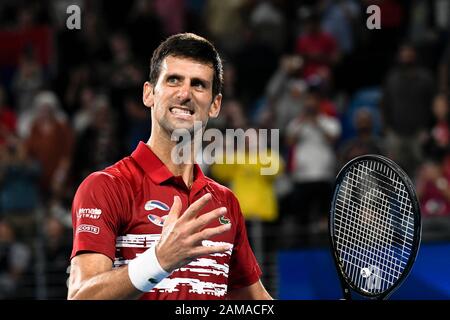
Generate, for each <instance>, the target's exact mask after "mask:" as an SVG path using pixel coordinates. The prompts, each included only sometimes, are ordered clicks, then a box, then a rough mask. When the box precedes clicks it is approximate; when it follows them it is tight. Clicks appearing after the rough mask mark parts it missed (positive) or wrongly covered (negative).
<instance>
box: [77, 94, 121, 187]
mask: <svg viewBox="0 0 450 320" xmlns="http://www.w3.org/2000/svg"><path fill="white" fill-rule="evenodd" d="M117 125H118V119H117V118H116V113H115V112H114V110H113V109H111V105H110V102H109V99H108V97H107V96H103V95H99V96H97V98H96V100H95V103H94V117H93V121H92V123H91V124H90V125H89V126H88V127H87V128H86V129H85V130H84V132H83V133H82V134H81V136H79V138H78V140H77V141H76V146H75V154H74V161H73V170H74V173H75V175H76V176H75V177H74V178H75V181H74V183H75V185H79V183H80V182H81V181H82V180H83V179H84V178H85V177H87V176H88V174H89V173H91V172H93V171H96V170H99V169H100V168H104V167H107V166H109V165H111V164H112V163H114V162H115V161H117V160H118V158H119V157H120V155H122V143H121V142H122V141H121V139H119V137H118V132H117Z"/></svg>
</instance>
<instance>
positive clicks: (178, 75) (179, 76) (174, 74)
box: [166, 72, 184, 79]
mask: <svg viewBox="0 0 450 320" xmlns="http://www.w3.org/2000/svg"><path fill="white" fill-rule="evenodd" d="M173 77H175V78H179V79H183V78H184V77H183V76H182V75H181V74H178V73H176V72H173V73H167V74H166V78H173Z"/></svg>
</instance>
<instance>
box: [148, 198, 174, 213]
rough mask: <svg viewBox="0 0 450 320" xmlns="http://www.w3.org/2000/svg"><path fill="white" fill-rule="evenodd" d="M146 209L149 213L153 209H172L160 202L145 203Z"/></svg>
mask: <svg viewBox="0 0 450 320" xmlns="http://www.w3.org/2000/svg"><path fill="white" fill-rule="evenodd" d="M144 209H145V210H147V211H150V210H153V209H160V210H163V211H169V209H170V207H169V206H168V205H167V204H165V203H164V202H162V201H159V200H149V201H147V202H146V203H145V206H144Z"/></svg>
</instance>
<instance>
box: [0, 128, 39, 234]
mask: <svg viewBox="0 0 450 320" xmlns="http://www.w3.org/2000/svg"><path fill="white" fill-rule="evenodd" d="M39 174H40V168H39V165H38V164H37V163H36V162H35V161H32V160H31V159H28V158H27V154H26V149H25V145H24V143H23V142H22V141H21V140H20V139H18V138H17V137H15V136H10V137H9V139H8V140H7V142H6V143H5V144H4V145H2V146H0V219H2V218H3V219H7V220H8V221H9V222H10V223H11V225H12V226H13V227H14V228H15V230H16V231H17V232H18V233H19V234H18V236H19V237H22V236H25V237H30V236H32V235H33V234H34V230H35V225H34V222H35V219H34V214H35V210H36V208H37V207H38V205H39V188H38V181H39Z"/></svg>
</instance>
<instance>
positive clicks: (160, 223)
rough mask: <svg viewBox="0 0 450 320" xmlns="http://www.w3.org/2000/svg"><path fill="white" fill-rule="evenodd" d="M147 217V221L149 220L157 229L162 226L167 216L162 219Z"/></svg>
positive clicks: (150, 215) (151, 215)
mask: <svg viewBox="0 0 450 320" xmlns="http://www.w3.org/2000/svg"><path fill="white" fill-rule="evenodd" d="M147 217H148V220H150V222H152V223H153V224H156V225H157V226H159V227H162V226H163V225H164V221H166V218H167V214H166V215H165V216H162V217H159V216H157V215H154V214H149V215H148V216H147Z"/></svg>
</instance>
